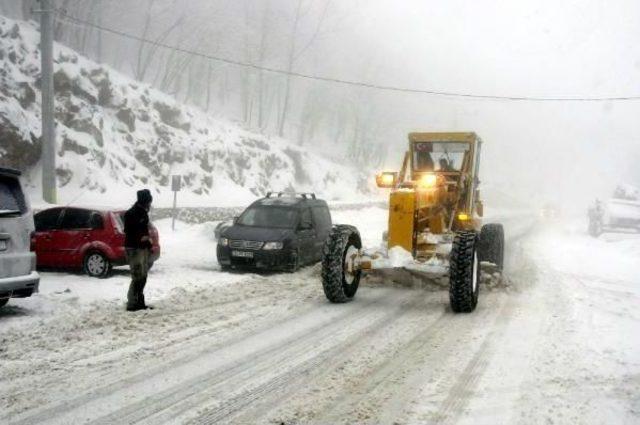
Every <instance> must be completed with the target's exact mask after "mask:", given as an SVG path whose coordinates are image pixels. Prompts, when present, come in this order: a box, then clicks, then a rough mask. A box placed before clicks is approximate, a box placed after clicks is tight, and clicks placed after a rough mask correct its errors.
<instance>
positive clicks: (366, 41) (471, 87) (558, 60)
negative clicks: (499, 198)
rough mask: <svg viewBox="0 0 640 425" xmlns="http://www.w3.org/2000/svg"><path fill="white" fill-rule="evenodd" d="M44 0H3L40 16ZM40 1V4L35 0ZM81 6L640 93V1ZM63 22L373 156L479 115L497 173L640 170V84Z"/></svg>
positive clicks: (582, 188)
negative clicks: (37, 8)
mask: <svg viewBox="0 0 640 425" xmlns="http://www.w3.org/2000/svg"><path fill="white" fill-rule="evenodd" d="M28 3H29V2H28V1H25V2H16V1H13V0H3V1H2V2H0V6H1V8H2V13H3V14H5V15H9V16H13V17H18V18H28V17H29V16H30V15H29V13H28V7H27V6H28ZM25 4H26V5H27V6H25ZM56 7H57V8H58V9H59V10H61V11H62V12H63V13H64V14H66V15H67V16H71V17H74V18H78V19H80V20H82V21H84V22H88V23H93V24H95V25H99V26H102V27H104V28H107V29H111V30H116V31H119V32H122V33H125V34H128V35H132V36H136V37H141V38H144V39H148V40H154V41H156V42H159V43H161V44H165V45H170V46H177V47H180V48H182V49H185V50H189V51H194V52H198V53H200V54H202V55H205V56H215V57H216V58H222V59H228V60H231V61H239V62H244V63H250V64H253V65H256V66H258V67H268V68H272V69H277V70H282V71H288V72H294V73H301V74H306V75H310V76H320V77H328V78H335V79H341V80H349V81H355V82H362V83H367V84H373V85H379V86H394V87H400V88H410V89H418V90H427V91H440V92H450V93H459V94H471V95H490V96H505V97H534V98H541V97H542V98H550V97H551V98H576V97H578V98H603V97H604V98H607V97H634V96H639V95H640V84H638V81H640V79H639V77H640V45H638V43H637V41H638V40H639V39H640V4H638V2H636V1H633V0H626V1H617V2H613V3H612V2H605V1H595V0H589V1H564V2H556V1H543V2H540V1H532V0H528V1H519V2H504V1H485V2H470V1H464V0H452V1H447V2H441V1H423V0H420V1H419V0H414V1H409V0H405V1H402V2H398V1H392V0H370V1H364V0H349V1H335V0H334V1H330V0H318V1H311V0H300V1H295V0H290V1H285V0H261V1H257V0H244V1H235V0H234V1H229V0H224V1H223V0H215V1H210V0H206V1H204V0H191V1H189V2H184V1H175V0H145V1H135V2H134V1H119V0H118V1H116V0H95V1H92V2H90V1H86V0H85V1H79V0H58V1H57V2H56ZM56 38H57V39H58V40H59V41H61V42H63V43H65V44H67V45H69V46H71V47H73V48H75V49H77V50H79V51H81V52H83V53H84V54H86V55H88V56H89V57H91V58H93V59H95V60H97V61H101V62H104V63H107V64H109V65H111V66H112V67H114V68H116V69H118V70H120V71H122V72H125V73H126V74H129V75H130V76H133V77H135V78H138V79H141V80H144V81H146V82H149V83H150V84H152V85H154V86H155V87H158V88H160V89H161V90H163V91H165V92H168V93H169V94H172V95H175V96H176V97H177V98H178V99H180V100H181V101H184V102H186V103H190V104H193V105H196V106H198V107H200V108H202V109H204V110H206V111H207V112H208V113H210V114H212V115H215V116H218V117H222V118H225V119H228V120H231V121H235V122H238V123H240V124H241V125H243V126H244V127H246V128H249V129H251V130H254V131H258V132H261V133H263V134H272V135H282V136H283V137H285V138H287V139H289V140H292V141H295V142H296V143H299V144H301V145H303V146H307V147H308V148H309V149H315V150H320V151H323V152H325V153H326V152H331V154H332V155H333V156H334V157H337V158H340V157H342V156H343V155H345V154H346V155H347V157H348V158H349V160H350V161H351V162H352V163H353V164H356V165H357V166H358V167H362V168H365V169H367V170H371V171H372V172H373V171H374V170H376V169H379V168H399V166H400V162H401V159H402V151H403V150H404V148H405V147H406V143H407V142H406V134H407V133H408V132H409V131H416V130H423V131H436V130H440V131H456V130H461V131H475V132H477V133H478V134H479V135H480V136H481V137H482V138H483V140H484V142H485V144H484V155H483V161H482V170H481V173H482V175H481V177H482V179H483V181H484V182H485V183H487V187H493V188H496V189H499V190H501V191H503V192H507V193H509V194H511V195H513V196H516V197H517V198H519V199H522V200H524V201H528V202H530V203H532V204H534V205H535V204H538V203H541V202H546V201H553V202H556V203H558V204H561V205H562V206H563V207H564V208H567V209H571V208H576V209H583V208H584V207H585V205H586V204H587V203H588V202H590V201H591V200H592V199H593V198H594V197H607V196H608V195H609V194H610V192H611V191H612V190H613V188H614V187H615V185H616V184H618V183H621V182H628V183H631V184H638V183H640V171H639V168H638V167H636V166H635V164H636V163H638V161H640V138H639V136H638V134H639V133H640V132H639V130H640V121H639V120H638V119H637V116H638V113H639V112H640V101H639V100H637V99H636V100H633V99H632V100H617V101H553V102H552V101H514V100H484V99H473V98H461V97H455V96H438V95H430V94H424V93H401V92H396V91H389V90H381V89H375V88H363V87H357V86H352V85H346V84H341V83H335V82H326V81H318V80H314V79H309V78H299V77H295V76H294V77H286V76H285V75H283V74H280V73H274V72H270V71H259V70H257V69H255V68H251V67H244V66H238V65H234V64H229V63H225V62H221V61H219V60H213V59H211V58H207V57H203V56H193V55H189V54H187V53H184V52H176V51H174V50H171V49H167V48H165V47H158V46H154V45H152V44H150V43H140V42H139V41H138V40H135V39H131V38H127V37H123V36H121V35H117V34H114V33H112V32H109V31H104V30H100V29H96V28H94V27H87V26H86V25H85V24H80V23H78V22H73V21H71V20H69V19H65V18H64V16H62V15H59V16H58V19H57V23H56Z"/></svg>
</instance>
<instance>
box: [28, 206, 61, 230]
mask: <svg viewBox="0 0 640 425" xmlns="http://www.w3.org/2000/svg"><path fill="white" fill-rule="evenodd" d="M61 211H62V208H54V209H50V210H44V211H40V212H39V213H37V214H36V215H35V216H34V217H33V219H34V221H35V224H36V232H46V231H48V230H53V229H56V228H57V226H58V218H59V217H60V212H61Z"/></svg>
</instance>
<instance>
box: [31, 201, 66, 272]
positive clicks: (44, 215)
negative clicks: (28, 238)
mask: <svg viewBox="0 0 640 425" xmlns="http://www.w3.org/2000/svg"><path fill="white" fill-rule="evenodd" d="M61 213H62V208H51V209H48V210H44V211H40V212H38V213H37V214H35V216H34V221H35V225H36V232H35V249H36V261H37V264H38V267H53V266H55V265H56V252H55V251H56V249H55V244H54V236H55V235H56V233H57V232H58V227H59V224H60V215H61Z"/></svg>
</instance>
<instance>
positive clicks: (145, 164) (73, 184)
mask: <svg viewBox="0 0 640 425" xmlns="http://www.w3.org/2000/svg"><path fill="white" fill-rule="evenodd" d="M38 41H39V33H38V31H37V29H36V27H35V26H34V25H33V24H32V23H26V22H20V21H13V20H10V19H7V18H4V17H0V60H2V63H3V67H2V70H0V132H1V133H2V134H0V136H1V137H2V140H3V144H2V147H0V164H4V165H9V166H14V167H17V168H20V169H22V170H26V171H28V173H27V178H28V180H29V187H30V189H31V192H32V193H33V194H34V198H35V203H36V204H38V198H39V196H38V194H39V192H40V191H39V190H38V186H39V184H40V173H39V170H38V168H39V167H38V160H39V157H40V152H41V142H40V133H41V130H40V101H41V100H40V93H39V81H38V79H39V69H40V57H39V51H38V48H37V45H38ZM54 61H55V63H54V84H55V90H56V99H55V105H56V109H55V117H56V134H57V148H56V154H57V169H56V173H57V180H58V186H59V188H60V189H59V194H60V196H59V198H60V202H62V203H67V202H74V203H81V204H93V205H105V204H109V205H114V204H118V205H119V206H124V205H127V204H129V203H130V201H131V200H132V199H133V198H134V194H135V190H136V189H138V188H140V187H149V188H150V189H151V190H152V191H153V192H154V197H155V198H156V205H158V206H169V205H170V204H171V201H172V192H171V191H170V181H171V176H172V175H175V174H180V175H182V176H183V177H184V187H185V188H184V191H183V192H181V193H180V196H179V199H180V204H181V205H183V206H208V205H216V206H237V205H244V204H246V203H248V202H249V201H251V200H253V199H255V198H256V197H257V196H260V195H263V194H265V193H266V192H267V191H270V190H284V189H295V190H297V191H315V192H317V193H319V194H320V195H321V196H323V197H324V198H325V199H328V200H346V201H354V200H356V199H363V198H364V193H365V192H367V191H368V187H369V184H371V182H370V180H371V179H368V178H367V176H366V175H364V174H359V173H358V172H357V171H356V170H355V169H354V168H351V167H348V166H345V165H342V164H338V163H336V162H334V161H332V160H330V159H327V158H325V157H323V156H321V155H319V154H316V153H312V152H310V151H308V150H307V149H305V148H303V147H299V146H296V145H294V144H291V143H290V142H288V141H286V140H283V139H280V138H275V137H268V136H264V135H260V134H255V133H252V132H249V131H246V130H243V129H241V128H240V127H239V126H238V125H235V124H233V123H229V122H226V121H223V120H220V119H214V118H212V117H211V116H209V115H207V114H205V113H204V112H203V111H201V110H199V109H196V108H193V107H189V106H186V105H183V104H180V103H178V102H177V101H176V100H175V99H173V98H172V97H170V96H168V95H166V94H164V93H161V92H160V91H158V90H155V89H153V88H151V87H150V86H148V85H146V84H143V83H139V82H137V81H134V80H132V79H130V78H128V77H126V76H124V75H123V74H120V73H119V72H117V71H115V70H113V69H112V68H110V67H108V66H105V65H100V64H97V63H95V62H92V61H91V60H88V59H87V58H84V57H83V56H81V55H79V54H78V53H76V52H75V51H73V50H71V49H69V48H66V47H64V46H62V45H60V44H56V45H55V47H54Z"/></svg>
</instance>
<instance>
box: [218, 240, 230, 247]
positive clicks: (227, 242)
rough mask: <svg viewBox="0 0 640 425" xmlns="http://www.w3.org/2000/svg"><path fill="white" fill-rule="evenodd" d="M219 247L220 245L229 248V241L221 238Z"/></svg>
mask: <svg viewBox="0 0 640 425" xmlns="http://www.w3.org/2000/svg"><path fill="white" fill-rule="evenodd" d="M218 245H220V246H227V245H229V239H227V238H220V239H218Z"/></svg>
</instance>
